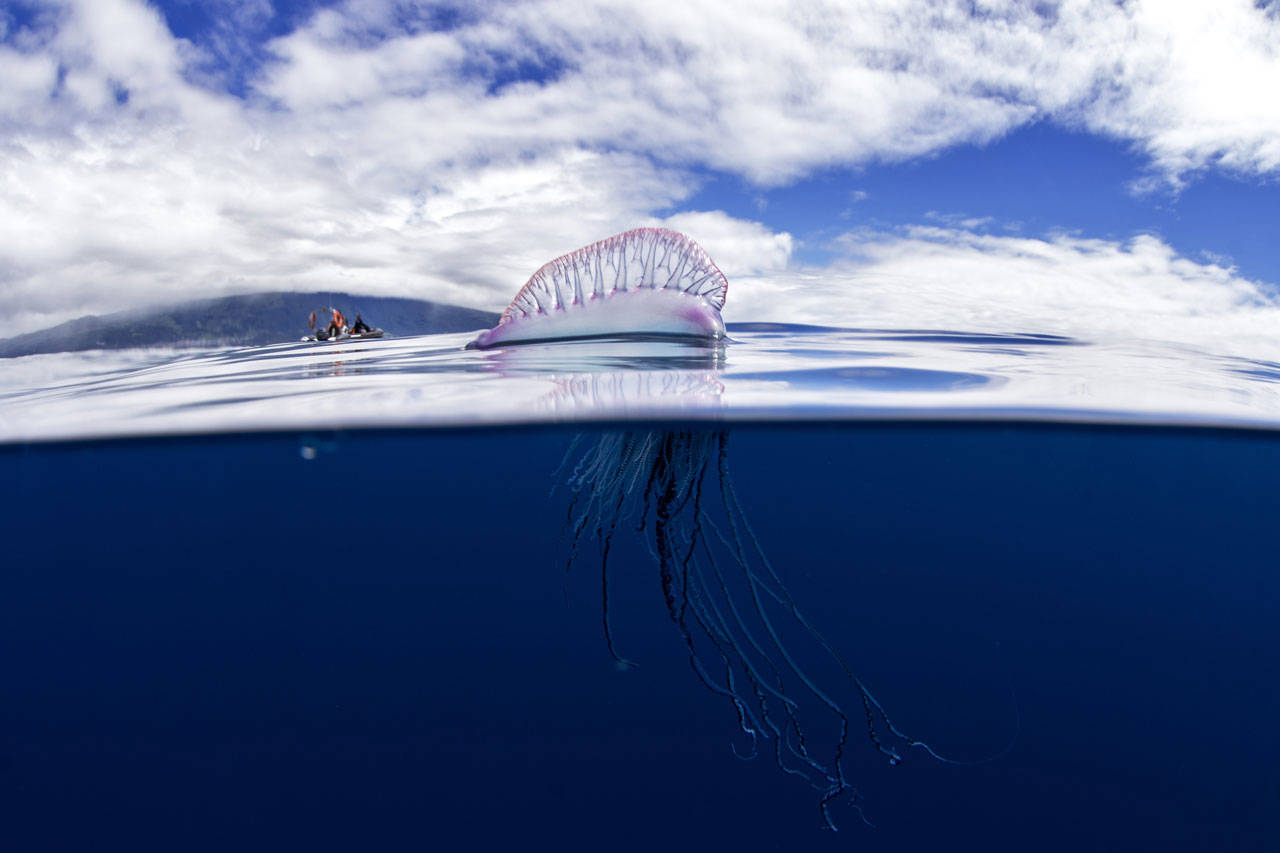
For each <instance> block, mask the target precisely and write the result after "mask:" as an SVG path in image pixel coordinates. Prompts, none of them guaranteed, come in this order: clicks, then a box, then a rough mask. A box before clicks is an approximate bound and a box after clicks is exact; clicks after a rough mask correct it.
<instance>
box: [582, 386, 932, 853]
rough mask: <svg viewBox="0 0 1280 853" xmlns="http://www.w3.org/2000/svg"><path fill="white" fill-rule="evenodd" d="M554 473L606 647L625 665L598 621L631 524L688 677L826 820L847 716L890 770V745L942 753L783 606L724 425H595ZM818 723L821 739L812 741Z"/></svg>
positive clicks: (837, 786)
mask: <svg viewBox="0 0 1280 853" xmlns="http://www.w3.org/2000/svg"><path fill="white" fill-rule="evenodd" d="M614 387H619V386H617V385H615V386H614ZM623 393H624V394H625V390H624V391H623ZM562 470H567V471H568V486H569V489H570V491H571V492H572V499H571V501H570V507H569V513H568V519H569V521H568V529H569V539H570V545H569V556H568V558H567V563H566V568H567V569H572V568H573V566H574V565H575V564H576V563H577V562H578V561H579V558H580V550H581V548H582V546H583V544H584V539H594V540H596V543H597V545H598V547H599V550H600V583H601V592H602V601H603V624H604V634H605V641H606V643H607V645H608V648H609V652H610V654H611V655H613V657H614V659H615V660H616V661H617V662H618V663H619V664H621V665H630V662H629V661H626V660H625V659H624V658H623V657H621V655H620V654H619V653H618V651H617V647H616V645H615V638H614V634H613V630H612V627H611V625H610V621H609V557H610V553H611V552H612V551H613V546H614V539H615V536H616V535H625V534H627V533H629V532H630V533H635V534H638V535H639V536H640V538H641V539H642V541H643V542H644V546H645V548H646V549H647V550H648V553H649V555H650V556H651V558H652V560H653V562H654V564H655V567H656V568H657V570H658V579H659V582H660V583H661V586H662V593H663V597H664V599H665V601H666V607H667V616H668V617H669V618H670V620H671V621H672V623H674V624H675V626H676V629H677V630H678V631H679V633H680V636H681V638H682V639H683V641H684V644H685V646H686V647H687V649H688V653H689V662H690V664H691V665H692V667H693V670H694V672H695V673H696V674H697V676H698V678H699V679H700V680H701V681H702V683H703V684H704V685H705V686H706V687H707V688H708V689H709V690H710V691H711V692H713V693H715V694H716V695H718V696H720V697H722V698H723V699H725V700H726V701H727V702H728V703H729V705H730V706H731V707H732V708H733V712H734V714H735V716H736V717H737V720H738V725H739V727H740V728H741V731H742V733H743V735H744V736H745V737H746V739H747V741H748V746H749V748H748V750H747V755H746V756H744V757H754V756H755V755H756V752H757V748H758V747H763V748H765V749H766V750H767V751H770V752H772V754H773V760H774V761H775V763H776V764H777V766H778V767H779V768H780V769H781V770H782V771H783V772H785V773H787V774H790V775H793V776H798V777H800V778H802V779H804V780H805V781H807V782H808V783H809V784H810V785H811V786H813V787H814V788H815V789H816V791H817V792H818V796H819V798H820V799H819V802H820V808H821V811H822V816H823V819H824V821H825V822H826V825H827V826H828V827H829V828H831V829H833V830H834V829H835V828H836V824H835V822H834V820H833V819H832V817H831V813H830V808H829V807H830V805H831V804H832V803H833V802H835V801H836V800H839V799H841V798H848V799H849V801H850V802H851V803H852V804H853V805H854V806H855V807H856V806H858V794H857V791H856V790H855V789H854V787H853V786H852V784H851V783H850V782H849V781H848V779H847V778H846V776H845V769H844V764H845V758H846V752H847V750H848V749H849V748H850V747H851V744H850V725H851V723H852V722H853V721H854V720H856V719H859V718H863V719H865V726H866V737H867V738H868V740H869V741H870V743H871V745H872V746H873V747H874V749H876V750H878V751H879V752H880V753H881V754H882V756H883V757H884V758H885V759H887V760H888V762H889V763H890V764H897V763H898V762H899V761H900V760H901V757H900V755H899V753H898V751H897V748H896V747H899V746H904V745H905V746H909V747H918V748H920V749H922V750H924V751H926V752H928V753H929V754H930V755H933V756H934V757H935V758H940V756H938V755H937V754H936V753H935V752H934V751H933V750H932V749H931V748H930V747H929V746H928V745H926V744H924V743H922V742H920V741H917V740H915V739H913V738H910V737H908V736H907V735H906V734H904V733H903V732H902V731H901V730H900V729H898V728H897V727H896V726H895V725H894V723H893V722H892V721H891V720H890V719H889V716H888V714H887V713H886V712H885V709H884V707H883V706H882V705H881V704H880V702H879V701H878V700H877V699H876V698H875V697H874V696H873V695H872V694H871V692H870V691H869V690H868V689H867V687H866V686H865V685H864V684H863V682H862V681H861V679H859V678H858V676H857V675H856V674H855V673H854V672H853V670H852V668H851V667H850V666H849V664H848V663H846V662H845V660H844V658H843V657H841V656H840V654H839V653H837V652H836V651H835V649H834V648H832V646H831V645H829V644H828V643H827V641H826V640H825V639H824V638H823V637H822V635H821V634H819V633H818V631H817V629H816V628H815V627H814V626H813V625H812V624H811V623H810V622H809V620H808V619H807V618H806V617H805V616H804V615H803V613H802V612H801V611H800V610H799V608H798V607H797V606H796V604H795V602H794V601H793V600H792V598H791V594H790V593H789V592H788V591H787V588H786V586H785V584H784V583H783V582H782V578H781V577H780V576H779V574H778V573H777V571H775V569H774V567H773V565H772V563H771V562H770V561H769V558H768V557H767V556H766V555H765V552H764V550H763V548H762V547H761V544H760V541H759V539H758V538H757V536H756V534H755V531H754V530H753V529H752V527H751V525H750V523H749V522H748V521H747V517H746V514H745V513H744V511H743V508H742V503H741V501H740V500H739V498H738V493H737V490H736V489H735V487H734V484H733V479H732V477H731V476H730V473H729V433H728V431H727V430H716V429H701V430H699V429H685V430H655V429H639V430H635V429H632V430H616V431H606V432H604V433H601V434H599V437H598V438H596V439H595V440H593V441H590V442H589V443H585V446H584V437H583V436H578V437H577V438H576V439H575V440H574V443H573V445H572V446H571V447H570V449H569V451H568V453H567V454H566V456H565V468H564V469H562ZM796 643H800V644H807V645H808V646H810V647H811V651H812V650H813V649H814V648H816V650H817V651H818V652H820V653H821V655H822V658H823V661H817V662H815V666H816V664H817V663H823V662H825V663H826V664H827V668H828V669H830V668H832V666H831V665H832V664H834V666H835V669H836V671H838V672H839V673H840V674H841V677H840V680H843V681H844V682H845V683H846V685H847V686H846V687H844V688H843V690H844V692H846V693H849V692H852V694H853V696H854V697H855V698H854V700H853V701H854V702H856V703H857V704H856V705H855V706H854V708H855V709H856V710H855V711H854V712H853V716H852V717H851V716H850V713H847V712H846V710H845V708H844V707H842V705H841V701H840V699H839V698H838V694H837V692H836V690H834V689H832V688H830V687H828V686H824V685H822V684H820V681H821V679H820V678H819V677H815V676H813V675H812V674H811V670H813V669H814V668H815V667H812V666H809V665H807V664H805V663H803V662H801V660H800V658H799V657H798V656H797V655H796V654H793V652H792V648H793V646H794V645H795V644H796ZM835 687H836V688H839V685H835ZM850 687H851V688H852V691H850V690H849V688H850ZM822 720H826V721H827V723H826V726H825V727H826V729H827V733H826V734H825V735H823V738H822V739H815V738H814V736H813V735H814V732H815V731H816V729H817V726H818V725H819V724H820V723H821V721H822ZM735 751H737V750H736V748H735ZM739 754H740V755H741V753H739ZM941 760H945V759H941Z"/></svg>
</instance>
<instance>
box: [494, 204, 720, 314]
mask: <svg viewBox="0 0 1280 853" xmlns="http://www.w3.org/2000/svg"><path fill="white" fill-rule="evenodd" d="M642 289H644V290H675V291H680V292H682V293H687V294H689V295H691V296H700V297H702V298H703V299H705V300H706V301H707V303H708V304H710V305H712V306H713V307H714V308H715V309H716V310H717V311H718V310H719V309H721V308H723V307H724V300H725V295H726V294H727V293H728V290H729V282H728V281H727V280H726V279H725V277H724V273H722V272H720V269H719V268H718V267H717V266H716V265H715V264H714V263H713V262H712V260H711V258H709V257H708V256H707V253H706V252H704V251H703V250H702V247H701V246H699V245H698V244H697V243H695V242H693V240H691V239H689V238H688V237H686V236H684V235H683V234H680V233H677V232H675V231H671V230H670V229H667V228H635V229H632V230H631V231H624V232H623V233H621V234H618V235H615V236H613V237H610V238H608V239H606V240H601V241H600V242H598V243H592V244H591V245H590V246H586V247H584V248H582V249H579V250H577V251H576V252H571V253H569V254H567V255H561V256H560V257H558V258H556V259H555V260H554V261H550V262H548V263H546V264H544V265H543V266H542V268H541V269H539V270H538V271H537V272H535V273H534V274H533V276H532V277H531V278H530V279H529V281H528V282H527V283H526V284H525V286H524V287H522V288H520V292H519V293H517V294H516V298H515V299H513V300H511V304H510V305H508V306H507V310H506V311H504V312H503V313H502V320H501V321H500V322H499V326H501V325H502V324H503V323H507V322H510V321H512V320H518V319H521V318H524V317H532V316H536V315H538V314H546V313H549V312H551V311H552V310H555V309H564V308H569V307H572V306H576V305H583V304H585V303H586V302H587V301H588V300H591V299H599V298H603V297H607V296H610V295H612V294H614V293H627V292H631V291H636V290H642Z"/></svg>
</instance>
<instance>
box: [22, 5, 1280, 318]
mask: <svg viewBox="0 0 1280 853" xmlns="http://www.w3.org/2000/svg"><path fill="white" fill-rule="evenodd" d="M218 8H219V9H224V10H225V9H232V8H235V9H239V10H241V14H242V15H243V17H242V18H240V19H239V23H238V25H237V27H238V28H237V27H232V26H222V27H218V28H215V30H214V33H213V36H211V37H210V38H209V39H207V40H206V41H205V42H202V43H201V44H192V43H190V42H187V41H184V40H182V39H178V38H175V37H174V36H173V35H172V34H171V33H170V32H169V30H168V29H167V27H166V26H165V23H164V20H163V19H162V17H161V16H160V15H159V14H158V13H157V12H156V11H155V10H154V9H153V8H151V7H150V6H147V5H146V4H145V3H143V2H141V0H49V2H48V3H46V4H44V5H43V6H42V7H41V9H40V10H39V11H38V12H37V13H36V14H35V15H34V17H33V18H32V19H31V20H30V21H29V22H26V23H24V24H23V25H21V26H19V25H18V24H17V23H15V22H14V21H13V20H11V19H9V18H5V19H4V24H3V27H4V30H3V34H2V35H0V79H3V80H4V81H5V83H4V85H3V86H2V87H0V154H2V155H3V156H0V297H2V298H3V299H4V302H5V304H6V305H7V306H11V307H12V308H13V309H16V310H17V312H18V313H17V316H16V317H14V318H13V327H12V328H13V330H14V331H25V330H29V329H33V328H37V327H39V326H41V325H48V324H50V323H53V322H57V321H59V320H63V319H67V318H69V317H72V316H76V315H79V314H83V313H88V312H102V311H109V310H116V309H120V308H124V307H129V306H133V305H138V304H148V303H156V302H164V301H173V300H176V299H181V298H189V297H192V296H197V295H214V294H221V293H230V292H246V291H252V290H261V289H276V288H285V289H288V288H295V289H302V288H306V289H349V290H359V291H362V292H369V293H381V294H402V295H415V296H421V297H426V298H434V299H440V300H445V301H450V302H456V303H460V304H466V305H473V306H479V307H489V308H499V307H501V306H502V305H503V304H504V303H505V301H506V300H507V298H509V296H510V294H511V293H512V292H514V289H515V288H516V287H518V285H519V283H520V282H522V281H523V280H524V278H525V277H526V276H527V275H528V274H529V272H530V271H532V270H533V269H536V268H537V266H539V265H540V264H541V263H542V262H543V261H545V260H547V259H548V258H550V257H554V256H555V255H557V254H560V253H562V252H565V251H569V250H572V249H574V248H577V247H579V246H581V245H584V244H585V243H588V242H591V241H593V240H596V239H599V238H601V237H603V236H607V235H608V234H610V233H614V232H616V231H619V230H622V229H623V228H626V227H632V226H634V225H638V224H653V223H655V222H666V223H667V224H670V225H672V226H673V227H678V228H681V229H683V230H687V231H689V232H690V233H691V234H693V235H694V236H695V238H696V239H699V240H700V241H703V242H705V243H706V244H707V245H708V248H709V249H710V250H711V251H712V253H713V256H715V257H717V259H718V260H720V262H721V263H722V264H723V265H724V266H725V267H726V268H727V271H729V272H730V274H731V275H733V276H745V277H754V279H755V280H756V281H758V282H761V283H762V284H761V286H762V287H763V286H764V285H763V283H764V282H766V281H780V280H781V279H769V278H768V276H770V275H780V274H781V273H780V272H779V271H785V270H786V269H787V268H788V264H789V263H791V253H792V250H793V248H794V245H793V240H792V237H791V235H789V234H785V233H779V232H778V231H777V230H776V229H773V228H770V227H767V226H765V225H762V224H759V223H754V222H749V221H744V220H742V219H735V218H732V217H729V216H727V215H725V214H723V213H718V212H714V211H684V212H679V213H670V211H678V210H680V208H681V205H682V203H683V202H685V201H686V200H687V199H688V198H689V197H690V195H691V193H692V192H693V191H694V190H695V189H696V187H697V180H698V179H697V177H696V176H697V175H698V174H702V173H704V171H705V170H713V171H720V172H729V173H736V174H739V175H742V176H744V177H745V178H746V179H747V180H749V181H752V182H755V183H757V184H759V185H761V186H767V185H772V184H779V183H785V182H787V181H790V180H792V179H795V178H797V177H799V176H802V175H805V174H808V173H810V172H812V171H813V170H815V169H819V168H824V167H827V166H832V165H846V166H859V165H865V164H868V163H873V162H876V161H885V160H901V159H904V158H910V157H915V156H920V155H927V154H931V153H934V152H937V151H939V150H941V149H942V148H945V147H947V146H950V145H954V144H957V143H960V142H982V141H985V140H989V139H992V138H994V137H996V136H999V135H1000V134H1003V133H1006V132H1008V131H1009V130H1010V129H1012V128H1015V127H1017V126H1019V125H1021V124H1023V123H1026V122H1029V121H1034V120H1055V121H1060V122H1064V123H1067V124H1069V125H1073V126H1082V127H1086V128H1089V129H1092V130H1094V131H1097V132H1101V133H1106V134H1109V135H1111V136H1114V137H1116V138H1120V139H1123V140H1127V141H1129V142H1131V143H1132V144H1133V145H1135V146H1137V147H1139V148H1141V149H1142V150H1144V151H1146V152H1148V154H1149V156H1150V162H1151V164H1152V168H1153V170H1154V172H1153V174H1155V175H1158V176H1163V177H1162V180H1167V181H1174V182H1176V181H1178V180H1181V179H1183V178H1184V177H1185V176H1186V175H1187V174H1189V173H1192V172H1195V171H1196V170H1199V169H1203V168H1208V167H1223V168H1227V169H1230V170H1234V171H1237V172H1241V173H1246V174H1273V173H1274V172H1276V171H1277V170H1278V169H1280V153H1277V148H1276V144H1277V143H1276V140H1277V139H1280V106H1277V105H1278V104H1280V101H1276V100H1275V99H1274V98H1270V97H1268V96H1266V95H1267V94H1268V93H1269V92H1271V91H1273V90H1274V89H1275V83H1277V82H1280V81H1278V80H1277V78H1276V74H1277V70H1276V69H1277V67H1280V66H1278V62H1277V57H1276V45H1277V44H1280V38H1278V36H1280V31H1278V30H1277V27H1280V23H1278V22H1277V19H1276V16H1275V15H1272V14H1268V12H1267V11H1266V10H1265V9H1260V8H1256V7H1255V6H1254V5H1253V4H1252V3H1249V2H1247V1H1246V0H1223V2H1220V3H1215V4H1203V5H1198V4H1186V6H1185V7H1182V6H1177V5H1176V4H1165V3H1149V2H1134V3H1128V4H1114V3H1111V2H1101V0H1098V1H1097V2H1087V1H1086V0H1063V2H1059V3H1048V4H1029V3H1022V2H1014V0H979V2H970V0H965V2H960V0H951V1H950V2H926V0H902V2H887V0H863V2H858V3H826V2H821V0H812V2H807V3H790V4H780V3H773V2H764V0H759V2H750V0H744V2H734V3H726V2H713V0H678V2H676V0H644V1H643V2H641V0H631V2H627V1H626V0H622V1H621V2H613V3H592V2H587V3H566V2H560V1H559V0H530V2H523V3H495V4H486V5H476V6H469V5H468V6H465V7H462V6H460V7H457V8H448V7H445V6H442V4H439V3H425V2H424V3H415V2H408V0H348V2H346V3H343V4H340V5H338V6H336V7H334V8H330V9H325V10H321V11H319V12H317V13H315V14H314V15H312V16H311V17H310V18H308V19H307V20H306V21H305V22H304V23H303V24H302V25H301V26H300V27H298V28H297V29H296V30H294V31H293V32H291V33H288V34H286V35H284V36H282V37H280V38H278V39H275V40H274V41H271V42H268V43H265V44H262V43H254V44H249V43H247V42H245V41H244V40H243V38H242V35H243V32H246V31H248V30H253V29H258V30H261V29H262V28H264V27H265V24H266V21H267V20H268V18H269V15H270V8H269V6H268V5H266V4H265V3H263V2H262V0H257V2H255V3H252V4H240V5H237V6H234V7H233V6H225V5H224V6H220V7H218ZM218 14H219V15H220V18H221V19H225V21H233V20H234V19H233V16H231V15H229V14H224V13H221V12H219V13H218ZM238 39H239V40H238ZM249 53H253V54H254V56H255V62H254V63H252V67H253V68H254V69H256V70H255V71H254V72H252V73H251V74H250V75H249V76H248V77H247V78H246V79H245V80H244V81H243V85H242V86H239V87H237V88H238V89H242V90H243V91H240V92H238V94H237V95H232V94H229V93H228V92H227V91H226V87H225V86H223V87H220V86H217V85H214V83H216V82H217V80H218V78H219V74H218V72H217V69H219V68H220V67H222V66H223V65H224V64H225V63H226V62H227V61H235V60H236V58H237V57H244V56H247V55H248V54H249ZM259 60H262V64H260V65H259V64H257V63H258V61H259ZM1255 92H1257V93H1262V94H1261V95H1256V94H1252V93H1255ZM241 94H242V95H243V97H240V96H239V95H241ZM660 212H665V213H660ZM664 217H665V218H664ZM940 221H943V222H950V221H949V220H945V219H944V220H940ZM971 224H972V223H971ZM950 226H951V228H952V229H957V224H956V223H954V222H951V223H950ZM927 233H930V232H926V231H919V232H911V233H909V234H906V235H902V234H899V235H897V236H896V237H894V238H893V239H888V238H886V239H884V240H881V241H880V242H876V243H873V244H869V245H867V246H863V247H862V251H865V252H872V251H873V250H874V251H880V252H888V251H889V250H888V249H887V248H886V247H888V246H890V245H897V244H898V243H901V244H903V245H909V244H919V248H920V249H921V250H922V251H923V250H924V249H929V250H930V251H929V252H927V253H926V254H925V256H924V257H927V258H931V259H932V261H933V263H935V264H947V263H952V262H953V261H955V258H954V257H953V256H952V255H949V254H946V253H941V252H940V250H938V248H937V247H938V246H939V245H947V244H948V241H946V240H941V241H940V240H939V239H938V238H927V237H924V236H921V235H924V234H927ZM937 233H948V234H953V235H956V234H962V233H965V229H963V228H960V229H958V230H950V231H947V230H945V229H944V230H941V231H939V232H937ZM975 239H976V238H975ZM958 240H959V238H958V237H957V238H954V239H953V240H952V241H951V242H956V241H958ZM895 241H897V242H896V243H895ZM913 241H914V242H913ZM961 242H963V241H961ZM1042 242H1043V241H1042ZM1010 245H1011V244H1010ZM1045 245H1048V246H1051V247H1052V246H1058V247H1060V245H1062V244H1059V243H1058V242H1055V241H1048V242H1046V243H1045ZM1081 245H1082V246H1083V245H1084V244H1081ZM1161 245H1163V244H1161ZM877 246H879V247H880V248H879V249H876V247H877ZM1005 246H1006V244H998V243H991V244H981V245H979V244H971V245H968V248H967V249H966V251H969V252H971V253H979V254H980V253H981V252H986V253H987V254H988V255H992V256H996V257H1002V255H1001V253H1002V252H1003V251H1004V247H1005ZM954 248H955V247H953V249H954ZM1073 251H1075V252H1076V254H1074V255H1071V257H1072V258H1075V257H1076V255H1079V256H1080V258H1084V259H1087V258H1088V257H1090V256H1089V255H1088V253H1087V252H1084V250H1083V249H1079V248H1077V249H1076V250H1073ZM1099 251H1101V250H1099ZM1116 251H1117V252H1119V255H1118V257H1119V256H1124V257H1134V256H1137V255H1142V254H1143V250H1142V249H1141V246H1140V245H1139V243H1135V244H1132V245H1129V246H1125V247H1122V248H1120V249H1117V250H1116ZM1103 254H1104V255H1105V254H1106V253H1105V252H1103ZM878 257H880V258H881V259H880V263H883V264H888V263H889V261H888V256H887V255H886V256H883V257H881V256H878ZM899 263H900V264H905V261H900V262H899ZM1169 263H1170V264H1173V262H1172V261H1170V262H1169ZM904 268H905V267H904ZM1170 268H1171V269H1172V266H1171V267H1170ZM1205 268H1206V269H1208V268H1210V267H1205ZM930 269H932V271H933V273H936V272H937V269H938V268H937V267H934V268H929V269H926V268H924V267H914V268H913V274H919V275H921V276H923V277H924V278H925V279H926V280H937V281H939V282H941V281H943V279H941V278H936V276H935V279H929V275H931V274H932V273H931V272H930ZM845 273H846V270H844V269H843V268H839V269H836V270H835V272H834V273H833V274H835V275H837V276H839V275H844V274H845ZM795 274H796V275H800V273H795ZM1174 279H1176V276H1175V277H1174ZM1174 279H1169V280H1167V281H1169V282H1172V283H1173V284H1176V283H1177V282H1176V280H1174ZM1151 281H1152V282H1155V281H1156V279H1152V280H1151ZM1161 281H1166V280H1165V279H1161ZM939 286H941V284H940V285H939ZM1153 286H1154V284H1153ZM762 292H763V291H762ZM975 292H977V291H975ZM1172 292H1175V293H1178V294H1183V293H1184V291H1181V290H1176V291H1172ZM962 298H964V297H963V294H958V295H957V299H962Z"/></svg>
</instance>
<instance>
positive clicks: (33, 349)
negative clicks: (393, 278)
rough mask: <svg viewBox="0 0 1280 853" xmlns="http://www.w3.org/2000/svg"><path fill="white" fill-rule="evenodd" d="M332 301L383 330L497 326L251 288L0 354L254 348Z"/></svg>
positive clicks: (438, 311)
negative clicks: (246, 293)
mask: <svg viewBox="0 0 1280 853" xmlns="http://www.w3.org/2000/svg"><path fill="white" fill-rule="evenodd" d="M330 305H332V306H333V307H335V308H337V309H338V310H339V311H341V312H342V313H343V314H344V315H346V316H347V317H349V318H350V320H351V321H352V322H355V316H356V312H357V311H358V312H360V314H361V315H363V316H364V320H365V322H366V323H368V324H369V325H371V326H374V327H376V328H380V329H383V330H384V331H386V333H387V334H388V335H390V336H403V335H426V334H434V333H438V332H468V331H471V330H472V329H487V328H490V327H492V326H494V325H496V324H497V322H498V315H497V314H491V313H489V312H487V311H476V310H474V309H472V308H459V307H458V306H456V305H441V304H439V303H436V302H428V301H427V300H425V299H398V298H394V297H388V296H352V295H351V294H349V293H257V294H252V295H249V296H224V297H221V298H218V299H201V300H197V301H194V302H186V303H183V304H181V305H174V306H170V307H167V308H153V309H147V310H139V311H121V312H119V313H116V314H104V315H102V316H96V315H95V316H89V317H81V318H79V319H78V320H71V321H70V322H67V323H63V324H61V325H59V326H54V327H52V328H49V329H42V330H40V331H38V332H31V333H29V334H25V335H18V336H17V337H13V338H7V339H5V340H0V358H12V357H14V356H19V355H33V354H35V353H42V352H75V351H78V350H87V349H124V348H127V347H146V346H193V347H195V346H218V345H235V346H255V345H259V344H275V343H282V342H285V341H296V340H298V339H299V338H300V337H302V336H303V335H305V334H307V332H308V329H307V315H308V314H310V313H311V312H312V311H315V312H316V325H322V324H325V323H327V322H328V314H327V312H325V311H324V310H323V309H326V308H327V307H328V306H330Z"/></svg>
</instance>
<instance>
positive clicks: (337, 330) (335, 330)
mask: <svg viewBox="0 0 1280 853" xmlns="http://www.w3.org/2000/svg"><path fill="white" fill-rule="evenodd" d="M346 327H347V320H346V318H345V317H343V316H342V312H341V311H339V310H338V309H337V308H334V309H333V318H332V319H330V320H329V328H327V329H325V336H326V337H330V338H332V337H336V336H338V335H340V334H342V330H343V329H345V328H346Z"/></svg>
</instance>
